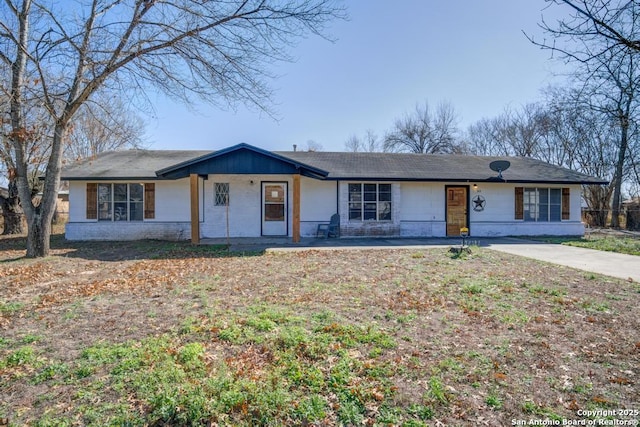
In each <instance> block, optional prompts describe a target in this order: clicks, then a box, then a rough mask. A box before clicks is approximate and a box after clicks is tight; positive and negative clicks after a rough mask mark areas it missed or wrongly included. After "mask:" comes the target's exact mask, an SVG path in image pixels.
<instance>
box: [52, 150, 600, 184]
mask: <svg viewBox="0 0 640 427" xmlns="http://www.w3.org/2000/svg"><path fill="white" fill-rule="evenodd" d="M211 153H212V151H189V150H129V151H113V152H107V153H102V154H100V155H98V156H97V158H95V159H91V160H84V161H82V162H79V163H76V164H73V165H70V166H67V167H65V168H64V171H63V174H62V175H63V176H62V179H65V180H119V179H158V176H157V175H156V172H157V171H160V170H163V169H166V168H169V167H171V166H174V165H177V164H180V163H183V162H186V161H189V160H193V159H196V158H198V157H201V156H206V155H207V154H211ZM274 154H276V155H279V156H283V157H286V158H288V159H291V160H292V161H295V162H299V163H302V164H305V165H308V166H311V167H314V168H317V169H319V170H322V171H326V172H327V173H328V176H327V178H326V179H357V180H390V181H403V180H405V181H456V182H466V181H478V182H482V181H493V180H495V179H496V176H497V173H496V172H494V171H492V170H491V169H490V168H489V164H490V163H491V162H492V161H494V160H508V161H509V162H511V167H510V168H509V169H508V170H506V171H504V172H503V174H502V175H503V178H504V180H505V181H507V182H516V183H536V182H538V183H558V184H569V183H574V184H575V183H581V184H604V183H606V182H607V181H605V180H602V179H600V178H594V177H590V176H588V175H584V174H581V173H578V172H575V171H572V170H569V169H566V168H561V167H558V166H553V165H550V164H548V163H545V162H542V161H540V160H535V159H530V158H523V157H483V156H464V155H444V154H442V155H439V154H436V155H432V154H408V153H345V152H323V151H318V152H308V151H296V152H293V151H277V152H274Z"/></svg>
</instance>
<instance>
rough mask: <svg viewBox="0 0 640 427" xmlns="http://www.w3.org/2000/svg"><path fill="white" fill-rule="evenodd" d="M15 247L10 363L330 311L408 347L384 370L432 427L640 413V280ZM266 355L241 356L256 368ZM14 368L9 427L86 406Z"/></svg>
mask: <svg viewBox="0 0 640 427" xmlns="http://www.w3.org/2000/svg"><path fill="white" fill-rule="evenodd" d="M18 246H19V242H18V240H11V239H5V240H0V264H2V265H1V270H0V304H2V305H1V306H0V307H1V310H0V337H1V339H2V341H0V360H3V359H5V358H7V357H9V356H10V355H11V354H12V352H15V351H16V349H17V348H19V347H20V346H21V345H22V344H21V343H25V342H29V343H30V346H31V347H32V348H34V350H35V353H36V354H37V355H40V356H41V357H43V358H46V359H47V360H53V361H57V362H59V363H73V361H74V360H75V359H77V358H78V357H79V355H80V354H81V352H82V351H83V349H85V348H87V347H88V346H91V345H94V344H96V343H99V342H108V343H114V342H127V341H130V340H135V341H138V340H142V339H145V338H148V337H154V336H159V335H162V334H165V333H169V332H170V333H175V332H176V331H179V330H181V329H184V328H185V325H192V324H194V323H195V324H202V325H206V328H208V330H209V329H212V328H213V327H212V326H211V325H212V324H214V321H225V319H227V318H229V316H235V315H237V313H243V312H245V311H246V310H247V309H248V308H250V307H252V306H256V305H263V304H268V305H270V306H277V307H284V308H286V309H288V310H290V311H292V312H294V313H298V314H300V315H301V316H303V317H309V316H311V315H314V314H317V313H323V312H330V313H333V314H334V315H335V316H337V318H339V319H343V320H344V321H345V322H347V323H351V324H355V325H358V324H367V325H371V324H373V325H377V327H379V328H381V329H382V330H384V331H386V332H387V333H389V334H390V335H392V336H393V339H394V340H395V342H396V343H397V345H396V346H395V348H393V349H392V350H390V351H389V352H387V353H384V355H383V356H382V358H383V359H386V360H388V361H389V362H390V363H391V364H392V365H393V366H396V367H397V372H396V373H395V374H394V376H393V378H392V379H393V382H394V384H395V385H394V388H393V390H395V391H394V393H395V394H394V395H393V396H392V399H393V402H395V403H394V404H397V405H399V406H401V407H411V405H416V404H423V403H425V402H427V403H429V404H430V405H431V406H432V407H433V410H434V418H433V420H434V424H437V423H436V421H437V422H440V423H443V424H444V425H482V424H484V425H510V424H511V420H513V419H526V420H529V419H544V418H547V417H559V418H561V419H579V418H580V417H579V416H578V415H576V414H577V411H578V410H585V409H589V408H605V409H606V408H609V409H611V408H616V409H640V407H639V403H640V401H639V399H638V396H640V384H639V381H638V377H639V374H640V370H639V368H638V367H639V366H640V335H638V331H639V330H640V320H639V318H638V316H637V307H639V306H640V287H639V286H638V284H635V283H631V282H626V281H623V280H616V279H611V278H608V277H601V276H594V275H593V274H585V273H583V272H580V271H576V270H572V269H569V268H564V267H559V266H554V265H549V264H545V263H541V262H535V261H531V260H528V259H524V258H518V257H514V256H510V255H504V254H500V253H496V252H493V251H489V250H483V249H474V251H473V253H472V254H471V255H469V256H463V257H460V258H456V257H453V256H452V255H451V254H449V253H448V252H447V250H446V249H431V250H371V251H367V250H347V251H313V250H310V251H306V252H299V253H273V254H266V255H263V254H249V255H251V256H227V255H226V254H224V253H223V252H219V251H216V250H215V249H210V250H208V249H206V248H205V249H202V248H194V247H191V246H190V245H188V244H186V243H185V244H182V243H163V242H123V243H118V245H117V247H114V246H113V245H112V244H108V243H67V242H64V241H62V240H61V239H60V238H57V240H55V242H54V245H53V248H54V249H53V251H52V252H53V254H52V256H50V257H48V258H46V259H41V260H30V259H22V258H21V255H22V253H21V249H20V248H19V247H18ZM29 337H35V338H29ZM31 341H32V342H31ZM2 343H4V344H3V345H2ZM266 354H267V353H265V352H263V350H260V349H259V348H248V349H245V350H243V351H240V352H239V355H240V356H242V357H243V358H246V359H250V360H253V361H254V362H255V361H257V362H255V364H257V365H259V366H263V365H264V364H266V363H267V362H269V360H268V358H267V357H266ZM258 362H259V363H258ZM234 363H237V362H234ZM1 366H2V365H0V377H2V378H1V379H2V380H3V381H1V383H2V384H3V385H0V393H1V394H2V395H4V396H5V398H4V399H3V403H0V418H2V417H3V416H5V417H8V418H10V419H11V420H12V422H15V423H18V424H23V423H30V422H33V421H34V420H37V419H38V417H40V416H42V414H44V413H45V412H47V411H48V410H54V408H53V406H54V403H53V401H54V400H45V401H44V402H45V403H42V399H41V398H40V397H39V396H42V395H47V394H51V393H56V394H57V397H56V399H55V400H58V401H64V402H68V404H69V405H71V406H73V405H74V404H73V401H74V398H73V395H72V394H73V393H77V390H75V391H74V390H73V389H72V388H70V387H67V388H66V387H62V386H59V385H58V386H55V387H54V386H53V385H52V386H50V387H49V386H47V383H43V384H38V385H33V384H32V383H31V382H30V378H31V377H30V376H29V374H27V373H25V374H24V375H23V376H22V377H21V376H16V375H15V372H14V370H11V369H8V368H5V369H4V370H3V369H1ZM232 366H235V365H233V364H232ZM434 384H440V385H441V390H440V391H438V392H437V393H436V392H435V391H434V390H437V387H436V385H434ZM101 398H103V399H108V396H102V397H101ZM327 400H328V401H331V398H330V397H327ZM25 407H32V408H36V409H34V411H33V412H31V413H29V414H25V413H24V412H23V410H22V408H25ZM2 411H4V415H3V412H2ZM377 416H380V415H379V414H378V415H376V414H373V413H372V415H371V416H370V417H371V419H372V420H374V421H375V420H376V417H377ZM327 419H332V418H331V417H330V416H328V418H327Z"/></svg>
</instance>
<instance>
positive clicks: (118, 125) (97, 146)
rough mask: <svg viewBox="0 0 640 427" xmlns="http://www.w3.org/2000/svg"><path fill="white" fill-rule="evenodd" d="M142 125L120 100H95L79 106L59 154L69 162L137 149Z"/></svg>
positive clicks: (141, 121)
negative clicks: (64, 144)
mask: <svg viewBox="0 0 640 427" xmlns="http://www.w3.org/2000/svg"><path fill="white" fill-rule="evenodd" d="M145 127H146V124H145V122H144V120H142V117H140V116H138V115H137V114H135V113H134V112H133V111H131V110H130V109H129V108H127V106H125V105H123V102H122V100H121V99H120V98H118V97H115V96H111V97H107V96H104V97H99V98H98V101H97V102H91V103H87V104H85V105H83V106H82V108H80V109H79V110H78V112H77V113H76V115H75V117H74V118H73V122H72V124H71V126H70V130H69V135H68V138H67V141H66V146H65V147H64V152H63V155H64V157H65V159H68V160H70V161H73V160H79V159H85V158H89V157H94V156H96V155H97V154H98V153H102V152H105V151H115V150H121V149H123V148H140V147H142V146H143V144H144V133H145Z"/></svg>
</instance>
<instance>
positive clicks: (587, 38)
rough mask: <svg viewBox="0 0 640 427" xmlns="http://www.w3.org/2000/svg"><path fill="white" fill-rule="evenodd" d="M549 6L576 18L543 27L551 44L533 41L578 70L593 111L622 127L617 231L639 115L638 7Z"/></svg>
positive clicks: (610, 1)
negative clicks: (602, 114)
mask: <svg viewBox="0 0 640 427" xmlns="http://www.w3.org/2000/svg"><path fill="white" fill-rule="evenodd" d="M550 3H552V4H556V5H559V4H560V5H565V6H568V7H570V10H571V11H572V12H573V14H572V15H571V16H570V17H569V18H567V19H564V20H560V21H559V22H557V23H556V24H554V25H548V24H547V23H546V22H544V21H543V23H542V28H543V29H544V30H545V31H546V32H547V34H549V35H551V36H552V39H553V40H552V42H547V41H543V42H536V41H535V40H533V39H531V38H530V39H531V40H532V42H533V43H535V44H536V45H537V46H540V47H542V48H543V49H550V50H552V51H553V52H556V53H559V54H560V57H561V59H563V60H565V61H571V62H573V63H574V64H575V65H576V77H577V80H578V81H581V82H582V83H583V88H582V90H583V92H585V93H586V94H587V98H588V99H589V101H590V102H589V108H592V109H596V110H598V111H601V112H604V113H606V114H607V115H608V116H609V118H610V119H611V120H612V121H614V122H615V124H616V126H617V128H618V131H619V138H618V141H617V144H616V146H617V150H618V154H617V160H616V168H615V174H614V175H613V178H612V184H613V198H612V202H611V205H612V215H611V226H612V227H618V226H619V220H618V218H619V213H620V208H621V201H622V182H623V176H624V173H625V166H626V162H627V159H628V157H629V143H630V138H631V130H632V129H633V128H634V126H635V121H636V120H637V114H638V111H637V108H638V89H639V88H640V72H639V71H640V69H639V68H638V65H637V61H638V59H637V54H638V50H639V49H638V48H639V47H640V43H639V41H638V40H640V38H639V37H638V35H639V32H640V19H639V18H640V15H639V12H640V4H638V2H637V1H619V0H583V1H581V2H574V1H564V0H562V1H558V0H552V1H550Z"/></svg>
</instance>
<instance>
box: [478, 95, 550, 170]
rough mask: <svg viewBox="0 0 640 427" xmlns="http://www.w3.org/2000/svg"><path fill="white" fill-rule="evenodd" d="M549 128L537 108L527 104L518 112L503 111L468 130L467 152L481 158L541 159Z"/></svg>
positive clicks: (538, 106) (545, 119)
mask: <svg viewBox="0 0 640 427" xmlns="http://www.w3.org/2000/svg"><path fill="white" fill-rule="evenodd" d="M549 125H550V123H549V117H548V115H547V113H546V111H545V109H544V108H543V106H542V105H540V104H534V103H531V104H526V105H524V106H522V107H521V108H520V109H518V110H513V109H510V108H506V109H505V110H504V112H503V113H502V114H500V115H499V116H497V117H495V118H492V119H486V118H485V119H482V120H480V121H478V122H476V123H474V124H472V125H471V126H469V128H468V130H467V135H468V136H467V137H468V139H469V141H470V142H469V147H468V148H469V150H470V151H471V152H473V153H475V154H480V155H493V156H522V157H535V158H541V155H542V153H543V152H544V145H545V141H546V138H547V133H548V129H549ZM545 160H546V159H545Z"/></svg>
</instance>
